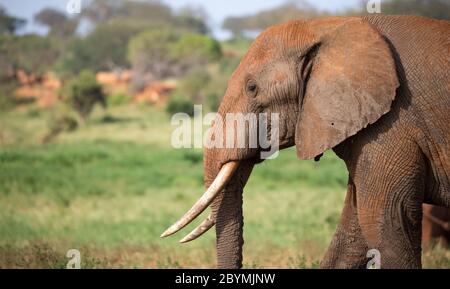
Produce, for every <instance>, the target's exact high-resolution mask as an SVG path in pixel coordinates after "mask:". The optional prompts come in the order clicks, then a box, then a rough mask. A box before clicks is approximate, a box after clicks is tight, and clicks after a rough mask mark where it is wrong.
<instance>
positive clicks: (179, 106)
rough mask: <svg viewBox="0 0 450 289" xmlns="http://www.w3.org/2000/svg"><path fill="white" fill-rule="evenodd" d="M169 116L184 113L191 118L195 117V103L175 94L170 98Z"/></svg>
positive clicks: (167, 107) (168, 105) (168, 104)
mask: <svg viewBox="0 0 450 289" xmlns="http://www.w3.org/2000/svg"><path fill="white" fill-rule="evenodd" d="M166 111H167V113H168V114H170V115H173V114H175V113H179V112H184V113H187V114H188V115H190V116H193V115H194V103H193V102H192V101H191V100H189V99H187V98H186V97H183V96H181V95H178V94H174V95H172V96H171V97H170V99H169V102H168V103H167V106H166Z"/></svg>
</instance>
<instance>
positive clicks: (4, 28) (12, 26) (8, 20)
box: [0, 6, 26, 34]
mask: <svg viewBox="0 0 450 289" xmlns="http://www.w3.org/2000/svg"><path fill="white" fill-rule="evenodd" d="M25 23H26V21H25V20H23V19H21V18H16V17H13V16H10V15H8V13H7V12H6V10H5V8H4V7H2V6H0V33H2V34H14V33H15V32H16V31H17V30H19V29H20V28H21V27H23V26H24V25H25Z"/></svg>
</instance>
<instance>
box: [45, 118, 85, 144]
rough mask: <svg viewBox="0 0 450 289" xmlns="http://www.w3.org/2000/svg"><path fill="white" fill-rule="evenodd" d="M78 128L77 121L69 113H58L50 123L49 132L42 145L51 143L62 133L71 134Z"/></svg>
mask: <svg viewBox="0 0 450 289" xmlns="http://www.w3.org/2000/svg"><path fill="white" fill-rule="evenodd" d="M77 127H78V121H77V119H76V118H75V117H74V116H73V115H72V114H71V113H69V112H67V111H64V110H63V111H58V113H57V114H56V115H52V117H51V118H50V120H49V121H48V132H47V133H46V134H45V135H44V137H43V138H42V143H49V142H51V141H52V140H54V139H55V138H56V137H57V136H58V135H59V134H60V133H62V132H71V131H74V130H76V129H77Z"/></svg>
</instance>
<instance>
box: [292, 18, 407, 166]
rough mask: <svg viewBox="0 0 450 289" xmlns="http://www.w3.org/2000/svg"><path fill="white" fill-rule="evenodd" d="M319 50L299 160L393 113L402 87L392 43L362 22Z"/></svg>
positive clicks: (348, 25)
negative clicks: (393, 105) (395, 98)
mask: <svg viewBox="0 0 450 289" xmlns="http://www.w3.org/2000/svg"><path fill="white" fill-rule="evenodd" d="M314 46H315V47H317V50H316V51H315V53H316V55H315V56H314V57H313V58H312V60H311V61H312V67H311V70H310V72H309V75H308V80H307V82H306V90H305V94H304V98H303V99H301V104H300V105H301V107H300V114H299V118H298V120H297V127H296V135H295V143H296V148H297V156H298V157H299V158H300V159H311V158H313V157H315V156H317V155H319V154H321V153H323V152H324V151H325V150H326V149H329V148H332V147H334V146H336V145H337V144H339V143H340V142H342V141H344V140H345V139H346V138H348V137H350V136H352V135H354V134H356V133H357V132H358V131H359V130H361V129H363V128H364V127H366V126H367V125H368V124H372V123H374V122H375V121H377V120H378V119H379V118H380V117H381V116H382V115H383V114H385V113H387V112H388V111H389V110H390V107H391V103H392V101H393V100H394V97H395V92H396V89H397V87H398V86H399V82H398V79H397V74H396V69H395V62H394V58H393V56H392V53H391V51H390V49H389V45H388V43H387V42H386V41H385V40H384V38H383V37H382V36H381V35H380V34H379V33H378V31H376V30H375V29H374V28H373V27H372V26H371V25H370V24H369V23H367V22H365V21H363V20H361V19H354V20H351V21H348V22H345V23H344V24H341V25H340V26H339V27H337V28H336V29H335V30H334V31H333V32H330V33H328V34H327V35H323V36H322V37H321V38H320V39H319V40H318V43H315V44H314Z"/></svg>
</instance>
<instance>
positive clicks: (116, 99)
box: [107, 93, 130, 106]
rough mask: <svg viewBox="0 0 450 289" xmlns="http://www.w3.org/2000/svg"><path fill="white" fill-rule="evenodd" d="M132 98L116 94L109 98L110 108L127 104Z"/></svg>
mask: <svg viewBox="0 0 450 289" xmlns="http://www.w3.org/2000/svg"><path fill="white" fill-rule="evenodd" d="M129 100H130V97H129V96H128V95H126V94H124V93H115V94H112V95H110V96H108V97H107V103H108V106H119V105H122V104H125V103H127V102H128V101H129Z"/></svg>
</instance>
